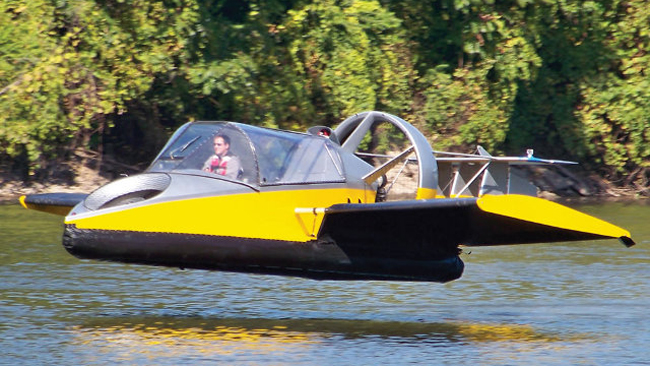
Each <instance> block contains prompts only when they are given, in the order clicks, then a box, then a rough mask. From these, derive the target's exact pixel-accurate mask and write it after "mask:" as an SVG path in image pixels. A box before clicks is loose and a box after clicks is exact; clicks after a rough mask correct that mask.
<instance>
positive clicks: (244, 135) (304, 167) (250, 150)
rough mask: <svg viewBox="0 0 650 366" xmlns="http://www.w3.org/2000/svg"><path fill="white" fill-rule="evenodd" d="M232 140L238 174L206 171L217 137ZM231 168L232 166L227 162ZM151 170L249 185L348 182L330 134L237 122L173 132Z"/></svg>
mask: <svg viewBox="0 0 650 366" xmlns="http://www.w3.org/2000/svg"><path fill="white" fill-rule="evenodd" d="M217 135H221V136H223V135H225V136H227V138H228V139H230V144H229V145H230V146H229V153H228V155H229V156H231V157H234V158H235V159H237V160H238V163H239V164H231V166H232V165H235V166H237V165H238V166H239V167H238V169H237V170H238V171H237V173H236V174H234V173H232V172H231V174H228V175H229V176H231V177H232V178H229V177H227V176H224V175H218V174H213V173H210V172H208V171H205V170H204V167H205V166H206V164H209V162H210V160H211V159H212V158H213V157H214V156H215V150H214V148H213V141H214V138H215V136H217ZM226 169H227V167H226ZM147 171H149V172H173V173H180V174H202V175H207V176H212V177H215V178H221V179H235V180H237V181H241V182H243V183H246V184H250V185H261V186H263V185H276V184H302V183H305V184H307V183H330V182H344V181H345V174H344V172H343V164H342V162H341V158H340V156H339V154H338V152H337V149H336V148H335V147H334V145H333V142H332V141H331V140H329V139H328V138H324V137H321V136H313V135H309V134H301V133H295V132H288V131H277V130H269V129H266V128H260V127H254V126H249V125H244V124H239V123H233V122H190V123H186V124H185V125H183V126H182V127H181V128H179V129H178V131H176V133H174V135H173V136H172V137H171V139H170V140H169V142H168V143H167V145H165V147H164V148H163V149H162V151H161V153H160V154H159V155H158V156H157V157H156V159H155V160H154V162H153V163H152V164H151V165H150V166H149V168H148V169H147Z"/></svg>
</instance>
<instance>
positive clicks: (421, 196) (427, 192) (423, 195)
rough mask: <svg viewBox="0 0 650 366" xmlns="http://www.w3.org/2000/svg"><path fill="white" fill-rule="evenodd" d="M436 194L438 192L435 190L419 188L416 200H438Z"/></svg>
mask: <svg viewBox="0 0 650 366" xmlns="http://www.w3.org/2000/svg"><path fill="white" fill-rule="evenodd" d="M436 193H437V191H436V190H435V189H431V188H424V187H419V188H418V192H417V194H416V196H415V199H416V200H426V199H430V198H436Z"/></svg>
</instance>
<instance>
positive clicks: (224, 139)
mask: <svg viewBox="0 0 650 366" xmlns="http://www.w3.org/2000/svg"><path fill="white" fill-rule="evenodd" d="M229 149H230V137H228V136H227V135H216V136H215V137H214V153H215V154H217V155H218V156H224V155H226V154H228V150H229Z"/></svg>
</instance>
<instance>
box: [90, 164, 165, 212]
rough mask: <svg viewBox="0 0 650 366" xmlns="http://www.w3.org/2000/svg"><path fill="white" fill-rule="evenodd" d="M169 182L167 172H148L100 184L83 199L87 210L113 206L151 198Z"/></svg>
mask: <svg viewBox="0 0 650 366" xmlns="http://www.w3.org/2000/svg"><path fill="white" fill-rule="evenodd" d="M170 182H171V178H170V177H169V175H167V174H162V173H148V174H139V175H134V176H132V177H127V178H122V179H119V180H116V181H114V182H111V183H109V184H107V185H105V186H102V187H100V188H98V189H97V190H95V191H94V192H93V193H91V194H90V195H89V196H88V197H86V200H85V201H84V206H86V208H87V209H89V210H93V211H94V210H98V209H100V208H107V207H115V206H120V205H125V204H128V203H134V202H139V201H143V200H146V199H149V198H152V197H154V196H156V195H158V194H159V193H160V192H162V191H164V190H165V189H166V188H167V187H168V186H169V183H170Z"/></svg>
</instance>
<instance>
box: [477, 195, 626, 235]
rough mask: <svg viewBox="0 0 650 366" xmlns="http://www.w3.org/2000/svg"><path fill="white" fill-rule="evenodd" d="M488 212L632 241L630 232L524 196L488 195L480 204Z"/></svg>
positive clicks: (539, 199) (552, 203)
mask: <svg viewBox="0 0 650 366" xmlns="http://www.w3.org/2000/svg"><path fill="white" fill-rule="evenodd" d="M477 204H478V207H479V208H480V209H481V210H483V211H485V212H490V213H494V214H498V215H502V216H508V217H512V218H515V219H520V220H524V221H529V222H534V223H537V224H542V225H547V226H552V227H557V228H561V229H566V230H574V231H580V232H584V233H591V234H596V235H602V236H608V237H612V238H620V237H630V232H629V231H627V230H624V229H622V228H620V227H618V226H615V225H612V224H610V223H608V222H606V221H603V220H600V219H597V218H595V217H593V216H589V215H587V214H584V213H582V212H579V211H576V210H574V209H571V208H568V207H566V206H562V205H560V204H558V203H555V202H551V201H547V200H544V199H541V198H537V197H531V196H522V195H515V194H512V195H500V196H491V195H485V196H483V197H481V198H479V199H478V200H477Z"/></svg>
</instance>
